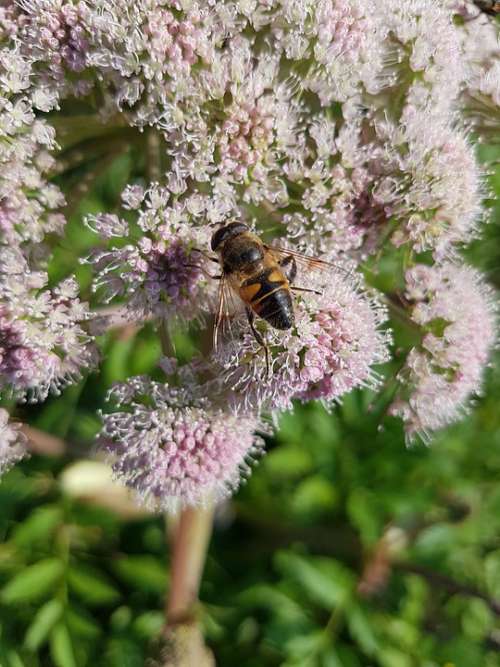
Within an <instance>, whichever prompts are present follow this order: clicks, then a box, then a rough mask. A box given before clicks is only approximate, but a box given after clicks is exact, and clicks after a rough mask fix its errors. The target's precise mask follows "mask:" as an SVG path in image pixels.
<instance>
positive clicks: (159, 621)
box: [132, 611, 165, 640]
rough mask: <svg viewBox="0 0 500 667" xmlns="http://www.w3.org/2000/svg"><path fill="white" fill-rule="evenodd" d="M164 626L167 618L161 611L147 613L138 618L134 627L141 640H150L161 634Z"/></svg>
mask: <svg viewBox="0 0 500 667" xmlns="http://www.w3.org/2000/svg"><path fill="white" fill-rule="evenodd" d="M164 624H165V617H164V615H163V614H162V612H161V611H146V612H144V613H143V614H139V616H137V618H136V619H135V620H134V623H133V625H132V627H133V629H134V632H135V633H136V634H137V635H138V637H139V638H140V639H143V640H150V639H153V638H155V637H157V636H158V635H159V634H160V632H161V630H162V628H163V626H164Z"/></svg>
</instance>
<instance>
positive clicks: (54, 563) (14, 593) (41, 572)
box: [0, 558, 64, 604]
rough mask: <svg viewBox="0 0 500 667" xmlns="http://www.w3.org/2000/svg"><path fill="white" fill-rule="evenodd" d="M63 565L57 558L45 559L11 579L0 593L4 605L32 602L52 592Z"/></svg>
mask: <svg viewBox="0 0 500 667" xmlns="http://www.w3.org/2000/svg"><path fill="white" fill-rule="evenodd" d="M63 570H64V565H63V563H62V562H61V561H60V560H58V559H57V558H46V559H44V560H41V561H38V563H35V564H34V565H31V566H30V567H27V568H25V569H24V570H23V571H22V572H19V574H17V575H16V576H15V577H14V578H13V579H11V580H10V581H9V582H8V583H7V584H6V586H4V588H3V589H2V591H1V593H0V599H1V600H2V602H4V603H5V604H18V603H22V602H33V601H34V600H37V599H39V598H42V597H43V596H44V595H47V594H48V593H49V592H52V591H53V590H54V588H55V586H56V585H57V583H58V580H59V579H60V578H61V576H62V573H63Z"/></svg>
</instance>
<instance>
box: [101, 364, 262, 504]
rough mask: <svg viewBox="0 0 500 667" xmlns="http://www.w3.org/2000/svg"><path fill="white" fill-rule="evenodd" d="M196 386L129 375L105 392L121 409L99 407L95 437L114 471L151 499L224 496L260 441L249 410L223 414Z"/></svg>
mask: <svg viewBox="0 0 500 667" xmlns="http://www.w3.org/2000/svg"><path fill="white" fill-rule="evenodd" d="M202 391H203V386H202V385H200V386H198V387H197V386H193V385H190V386H187V385H185V386H183V387H176V386H170V385H169V384H160V383H157V382H153V381H152V380H150V379H149V378H146V377H136V378H134V379H133V380H130V381H129V382H128V383H125V384H123V385H117V386H115V387H114V389H113V390H112V392H111V399H112V400H113V401H115V402H116V403H117V406H118V407H119V408H122V409H123V410H122V411H120V412H114V413H111V414H107V415H104V418H103V419H104V427H103V430H102V432H101V435H100V443H101V445H102V446H103V447H104V449H105V450H106V451H107V452H108V453H109V454H110V455H111V456H112V460H113V470H114V472H115V474H116V475H117V476H118V477H119V479H121V480H123V481H124V482H125V483H126V484H127V485H128V486H130V487H132V488H134V489H135V490H137V491H138V492H139V494H140V495H141V496H142V497H143V498H144V500H145V501H146V502H149V503H150V504H151V505H153V506H155V507H158V506H159V507H161V508H162V509H168V510H175V509H176V508H178V507H179V506H180V507H182V506H186V505H200V504H203V503H205V502H209V501H218V500H220V499H222V498H224V497H225V496H227V495H229V494H230V493H231V492H232V491H234V490H235V489H236V488H237V487H238V485H239V482H240V478H241V475H242V474H244V473H245V472H246V471H248V469H249V465H250V463H251V462H252V459H253V458H254V457H256V456H257V455H258V453H259V451H260V449H261V446H262V441H261V440H260V439H259V438H256V436H255V435H254V433H255V430H256V429H257V428H259V422H258V420H257V419H256V418H255V417H253V416H247V415H241V414H240V415H228V414H227V413H225V412H224V411H223V410H221V409H220V408H217V407H216V406H214V405H213V404H211V402H210V401H209V400H208V399H207V398H206V396H203V393H202Z"/></svg>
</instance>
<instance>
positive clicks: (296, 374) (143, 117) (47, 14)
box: [0, 0, 499, 508]
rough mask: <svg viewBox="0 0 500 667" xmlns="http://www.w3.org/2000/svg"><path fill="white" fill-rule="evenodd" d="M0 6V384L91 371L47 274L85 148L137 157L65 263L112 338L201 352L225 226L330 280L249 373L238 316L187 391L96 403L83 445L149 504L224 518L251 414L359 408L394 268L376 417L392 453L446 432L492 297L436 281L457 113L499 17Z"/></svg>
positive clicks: (254, 345) (479, 82) (465, 234)
mask: <svg viewBox="0 0 500 667" xmlns="http://www.w3.org/2000/svg"><path fill="white" fill-rule="evenodd" d="M0 4H1V7H0V383H1V385H2V388H4V389H6V390H7V391H9V392H11V393H14V394H15V395H16V396H19V397H21V398H23V399H25V398H26V397H30V398H32V397H36V398H45V397H46V396H47V394H48V392H49V390H51V389H55V390H58V388H59V387H61V386H62V385H63V384H64V383H65V382H66V381H68V380H72V379H77V378H78V377H79V376H80V373H81V372H83V371H85V370H87V368H88V367H89V366H90V365H91V364H92V363H93V359H94V353H93V350H94V347H93V341H92V340H91V337H90V335H89V334H88V333H87V326H86V321H87V320H88V319H89V318H90V317H91V315H90V313H89V309H88V307H87V305H86V304H85V303H84V302H83V301H82V300H81V299H80V297H79V289H78V285H77V284H76V283H75V281H74V280H72V279H68V280H66V281H63V282H62V283H60V284H59V285H56V286H53V285H50V284H49V282H48V277H47V272H48V271H49V269H48V268H47V261H48V259H49V258H50V251H51V249H52V248H53V246H54V245H55V244H56V243H57V242H58V238H57V235H56V234H54V232H57V233H58V234H61V233H63V232H64V225H65V218H64V216H62V215H61V213H60V208H61V206H62V205H63V204H64V197H63V194H62V192H61V190H59V188H58V187H57V186H56V185H55V184H54V181H55V180H57V182H59V181H60V182H61V183H64V182H66V181H68V182H70V181H72V180H74V175H75V174H80V173H82V174H83V175H84V176H87V175H88V176H90V169H89V167H88V165H90V164H93V163H94V162H95V161H97V162H99V160H100V157H96V153H95V152H93V151H94V149H95V147H96V145H98V146H99V150H100V151H101V152H102V153H104V152H105V150H106V148H107V147H112V149H111V148H110V152H111V153H113V154H116V153H115V151H117V150H118V149H120V148H124V151H125V152H126V153H127V155H128V156H133V158H134V159H132V160H131V162H133V165H132V166H131V172H130V183H129V185H127V186H126V187H125V189H124V191H123V192H122V201H121V205H116V206H114V207H113V208H112V209H111V210H107V211H102V212H93V213H92V214H90V215H88V216H87V217H86V220H85V222H86V224H87V226H88V227H89V228H90V229H92V230H93V231H94V232H95V233H96V236H95V239H94V240H95V244H94V246H95V247H94V248H93V249H92V250H91V251H90V252H87V251H86V255H87V256H86V258H81V259H82V260H83V261H85V262H87V264H88V265H89V266H90V267H91V268H92V270H93V274H94V276H93V285H92V288H93V290H94V295H95V296H94V298H95V301H96V302H99V301H102V302H104V303H106V304H110V306H106V309H109V308H110V307H111V308H114V307H115V306H116V310H118V309H119V312H120V314H123V316H124V318H122V319H126V320H127V321H131V322H134V324H135V325H137V326H141V325H142V324H143V323H145V322H146V321H151V320H152V321H153V324H154V325H156V326H157V328H159V327H160V325H161V326H162V329H163V331H167V330H168V331H172V330H175V328H176V327H179V326H183V327H189V331H190V335H192V336H193V339H194V338H195V337H196V336H197V337H198V338H197V342H198V343H199V347H200V349H205V350H206V348H207V345H206V341H205V339H206V338H208V337H209V335H208V336H207V335H206V334H205V332H201V331H200V329H201V328H202V326H203V324H205V326H208V323H209V322H210V318H211V316H212V315H213V313H214V311H215V310H216V307H217V294H218V283H217V281H216V280H214V279H213V276H214V275H215V276H217V274H220V273H221V272H225V271H226V270H227V266H220V265H219V266H217V263H218V262H219V259H220V258H215V257H214V256H213V253H212V252H211V249H210V239H211V237H212V235H213V233H214V231H215V230H216V229H218V228H219V227H221V226H223V225H226V224H227V223H229V222H232V221H242V222H245V223H246V224H247V225H248V226H249V227H250V228H251V229H252V230H253V231H254V232H255V233H256V234H257V235H258V236H259V237H260V239H261V240H262V242H263V243H265V244H266V245H269V246H282V247H290V248H293V249H294V250H295V251H299V252H304V253H308V254H310V255H315V256H319V257H321V258H323V259H324V260H327V261H328V262H332V263H334V264H335V265H336V266H337V265H338V266H341V267H343V266H347V267H349V273H348V275H344V273H343V272H342V270H341V269H339V271H328V272H324V274H323V275H322V276H318V275H312V274H310V273H309V272H308V271H306V270H300V271H299V274H298V276H297V278H296V286H297V287H305V288H311V287H312V288H313V289H317V290H318V292H319V293H318V294H314V293H310V292H295V293H294V294H293V303H294V312H295V320H294V325H293V326H292V327H291V328H290V329H289V330H287V331H277V330H274V329H273V328H272V327H271V326H270V325H268V324H267V323H266V322H264V321H263V320H259V319H257V320H256V327H257V329H258V331H259V334H260V335H261V336H262V337H263V338H264V340H265V341H266V343H267V345H268V346H269V354H270V372H269V374H268V373H267V371H266V362H265V357H264V352H263V349H262V347H261V345H260V344H259V343H258V342H257V340H256V339H255V337H254V336H253V335H252V332H251V330H250V328H249V326H248V323H247V322H246V319H245V318H243V317H240V316H239V315H238V314H237V312H238V308H236V309H234V310H235V315H234V317H233V318H231V328H232V336H228V337H224V336H221V338H220V345H219V347H218V349H217V350H215V351H214V352H213V354H211V355H210V353H209V351H207V352H206V354H205V358H204V361H203V364H204V365H203V371H202V373H201V375H202V380H199V381H198V380H196V378H195V377H194V376H193V377H190V375H189V373H188V371H187V370H186V369H184V370H183V371H179V372H178V374H177V376H176V377H173V378H171V379H169V383H167V384H161V383H156V382H153V381H151V380H149V379H147V378H135V379H134V378H133V379H131V380H129V381H128V382H126V383H124V384H122V385H121V386H120V387H118V388H117V389H115V390H114V391H113V392H112V397H114V398H115V400H116V401H117V403H118V405H117V406H116V412H114V413H111V414H108V415H105V416H104V428H103V432H102V435H101V442H102V443H103V446H104V447H105V449H106V450H107V451H108V452H109V453H110V454H111V455H112V456H113V457H114V458H113V461H114V462H113V465H114V468H115V472H116V474H117V475H118V476H119V477H121V478H122V479H123V480H124V481H125V482H126V483H127V484H129V485H130V486H132V487H133V488H135V489H137V490H138V491H139V492H140V493H141V495H142V496H143V497H145V498H148V499H149V500H150V501H151V502H153V503H154V504H156V505H158V506H161V507H167V508H168V507H173V506H175V505H176V504H177V505H179V504H180V505H190V504H199V503H202V502H205V499H206V498H207V497H209V496H211V497H214V498H216V499H217V498H220V497H222V496H223V495H225V494H226V493H228V492H229V490H231V489H233V488H236V486H237V484H238V480H239V477H240V475H241V471H242V470H243V471H245V470H246V469H247V464H248V462H249V460H251V458H252V456H253V454H254V453H255V451H256V450H258V449H259V448H260V447H261V444H260V441H259V440H258V439H255V435H254V433H255V431H256V430H258V429H261V428H262V424H261V415H263V414H264V415H266V416H267V414H268V413H272V414H273V416H275V415H276V414H277V413H278V412H279V411H280V410H289V409H292V408H293V405H294V402H296V401H309V400H314V399H319V400H321V401H323V403H325V404H326V405H327V406H328V407H332V406H333V405H334V404H335V403H336V402H338V401H340V400H342V397H343V396H344V395H345V394H347V393H348V392H349V391H351V390H352V389H354V388H363V387H370V388H373V389H374V388H376V387H377V386H378V383H379V376H378V373H379V372H380V370H381V369H380V368H378V366H379V365H380V364H381V363H383V362H385V361H386V360H388V359H389V357H390V351H391V333H390V322H389V315H390V313H389V312H388V310H387V309H386V308H385V307H384V306H383V305H382V303H384V298H383V295H381V294H380V292H379V291H378V290H377V289H375V288H374V287H373V286H374V285H376V286H380V285H381V284H382V285H385V284H386V283H385V282H384V279H379V278H378V277H377V276H378V270H379V268H380V262H381V260H382V261H385V260H388V262H389V264H390V266H394V276H399V277H400V276H402V274H403V260H402V257H403V256H404V257H405V260H404V261H405V266H404V268H405V269H409V270H408V272H407V278H406V280H407V299H408V300H409V303H410V304H411V305H412V308H413V309H412V311H411V313H410V317H411V319H412V320H413V326H415V325H417V326H418V327H420V328H421V329H422V341H421V344H420V345H419V346H416V347H415V348H414V349H413V350H410V351H409V356H408V358H407V360H406V365H405V369H404V371H402V372H401V373H400V375H399V380H400V386H399V389H400V391H399V394H398V397H397V399H396V401H395V402H394V404H393V407H392V412H393V413H394V414H398V415H399V416H401V417H402V418H403V420H404V422H405V426H406V429H407V432H408V434H409V436H411V435H413V434H414V433H417V432H418V433H420V432H423V433H430V432H432V431H434V430H435V429H436V428H438V427H440V426H442V425H445V424H447V423H449V422H451V421H454V420H456V419H458V418H459V416H460V414H461V412H462V406H466V405H467V403H468V400H469V398H468V397H469V396H470V394H471V393H476V392H477V391H478V390H479V388H480V382H481V376H482V369H483V368H484V366H485V365H486V363H487V360H488V355H489V351H490V349H491V347H492V345H493V341H494V338H495V336H494V328H495V317H494V312H495V308H494V306H493V297H492V296H491V295H490V292H489V290H488V288H487V287H485V286H484V283H483V282H482V280H481V278H480V277H479V276H478V274H477V273H476V272H475V271H474V270H473V269H467V268H465V267H463V266H462V265H460V264H457V263H453V264H452V263H450V260H451V259H453V260H454V262H458V260H457V257H458V248H459V247H460V246H461V245H463V244H465V243H467V242H469V241H470V240H471V239H472V238H473V237H475V236H476V234H477V230H478V227H479V224H480V223H481V222H482V218H483V209H482V202H481V198H482V195H483V185H482V180H481V179H482V174H481V173H480V170H479V169H478V166H477V162H476V158H475V155H474V147H473V145H472V142H471V135H470V133H469V126H468V125H467V124H465V123H463V122H462V121H461V119H462V117H463V116H464V115H466V113H469V112H470V111H472V112H473V113H474V114H475V116H474V117H475V118H476V119H477V118H478V117H481V118H483V119H484V117H485V115H484V114H485V109H488V110H490V111H491V112H492V115H493V116H494V117H495V118H496V117H497V116H495V114H497V112H498V101H499V95H498V85H497V84H498V76H497V75H498V71H497V70H498V68H497V67H496V60H497V59H496V53H497V51H498V39H497V27H496V26H494V23H493V22H489V23H488V24H486V23H485V22H484V21H483V20H482V19H481V20H478V21H466V20H463V17H466V18H467V16H468V12H469V4H470V3H468V2H466V1H465V0H464V2H462V1H460V2H455V1H453V2H451V0H450V2H443V3H438V2H436V1H435V0H415V1H414V2H406V3H404V2H401V0H367V1H366V2H361V0H318V1H313V0H298V1H295V0H293V1H292V0H290V1H281V0H265V1H262V2H255V1H254V0H237V1H234V0H221V1H219V2H206V1H205V0H193V1H190V0H186V1H184V0H137V1H136V2H133V3H128V5H127V6H126V7H125V5H126V4H127V3H124V2H120V1H119V0H80V1H79V2H73V1H71V0H36V1H34V0H23V1H22V2H17V1H14V0H5V1H4V2H2V3H0ZM488 26H489V27H488ZM483 37H484V40H483ZM474 40H476V42H477V43H475V44H474V43H473V42H474ZM476 107H477V108H476ZM492 110H495V111H494V113H493V111H492ZM49 112H50V117H48V119H47V118H46V117H45V114H47V113H49ZM58 112H60V113H58ZM68 112H69V113H68ZM80 112H81V113H83V114H85V115H86V116H87V117H86V119H85V121H84V122H82V123H81V125H82V127H79V128H78V132H80V131H81V132H82V133H83V134H82V136H83V137H84V138H83V140H82V141H81V142H80V135H79V134H78V132H77V133H75V132H74V130H75V125H74V120H75V118H78V115H75V113H76V114H78V113H80ZM488 113H489V112H488ZM87 118H88V121H89V122H88V123H87ZM47 120H49V121H50V123H49V122H47ZM495 122H496V121H495ZM483 125H484V123H483ZM477 127H479V126H477ZM491 127H492V126H491ZM68 128H69V129H70V131H68ZM94 128H98V129H97V130H94ZM56 129H57V134H56ZM490 129H491V128H490ZM68 137H69V138H68ZM58 142H59V143H60V145H61V148H62V150H63V151H64V153H63V159H61V161H59V162H58V161H57V160H56V157H57V155H56V151H57V150H58ZM73 142H75V143H73ZM122 144H123V145H122ZM141 149H144V150H143V151H142V152H143V153H144V156H145V158H144V157H143V156H140V155H139V153H140V152H141ZM125 152H124V154H125ZM99 155H101V153H99ZM136 156H137V157H138V159H137V160H135V157H136ZM104 157H105V158H106V159H107V158H108V157H110V156H107V155H105V156H104ZM127 159H128V158H127ZM79 160H81V162H80V161H79ZM120 160H121V157H120ZM73 162H75V164H73ZM73 168H75V170H76V171H75V172H74V173H73V171H72V170H73ZM87 169H89V174H87V173H86V171H87ZM83 181H84V183H83V184H85V182H86V180H85V178H84V179H83ZM62 189H63V190H64V188H62ZM76 203H78V202H76V201H75V202H73V201H70V202H69V204H70V205H71V206H73V205H74V204H76ZM88 210H90V209H88ZM73 224H74V223H73V219H72V225H73ZM87 237H88V234H86V238H87ZM424 253H425V254H424ZM366 260H368V262H369V263H370V267H369V268H370V269H371V270H372V271H365V268H366V266H365V265H364V263H365V261H366ZM219 264H220V262H219ZM384 266H387V264H384ZM412 267H413V268H412ZM363 274H364V275H365V276H366V284H365V283H364V282H363V281H362V280H361V278H360V277H359V276H361V275H363ZM239 277H241V276H239ZM395 280H396V279H395ZM235 281H236V278H235ZM399 282H401V280H400V281H399ZM292 286H293V285H292ZM394 289H401V284H397V285H393V287H391V290H394ZM419 290H420V291H419ZM390 296H391V297H393V296H394V294H391V295H390ZM235 298H236V300H237V299H238V298H239V297H238V296H237V295H236V297H235ZM386 301H388V302H389V303H391V298H389V299H387V300H386ZM239 305H240V306H242V304H241V303H240V304H239ZM460 309H462V311H463V312H462V311H461V310H460ZM115 312H116V311H115ZM120 317H121V315H120ZM109 321H115V322H116V318H115V319H114V320H113V318H112V317H110V318H109ZM106 322H108V320H106ZM165 322H166V324H167V326H166V327H163V325H164V324H165ZM194 324H196V325H198V326H193V325H194ZM471 341H472V342H473V343H472V342H471ZM200 363H201V362H200ZM188 368H191V370H193V369H192V367H191V366H189V367H188ZM171 370H172V369H171ZM193 373H194V371H193ZM174 375H175V374H174ZM194 375H196V373H195V374H194Z"/></svg>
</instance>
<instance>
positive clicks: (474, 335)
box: [391, 263, 498, 439]
mask: <svg viewBox="0 0 500 667" xmlns="http://www.w3.org/2000/svg"><path fill="white" fill-rule="evenodd" d="M406 290H407V291H406V297H407V298H408V299H409V301H410V304H411V306H412V310H411V318H412V320H413V321H414V322H415V323H416V324H418V325H419V326H420V327H421V328H422V331H423V333H424V335H423V338H422V343H421V345H420V347H417V348H413V349H412V351H411V352H410V354H409V356H408V359H407V360H406V364H405V367H404V368H403V370H402V371H401V372H400V374H399V379H400V382H401V389H400V392H399V396H398V397H397V399H396V401H395V402H394V403H393V405H392V408H391V412H392V414H394V415H397V416H399V417H401V418H402V419H403V421H404V424H405V430H406V433H407V435H408V437H409V439H411V438H413V437H414V436H415V435H416V434H419V435H421V436H422V437H423V438H427V439H428V438H429V436H430V434H431V433H432V432H433V431H435V430H437V429H439V428H442V427H443V426H446V425H448V424H451V423H452V422H454V421H457V420H458V419H460V418H461V417H462V416H463V415H464V414H465V412H466V410H467V407H468V405H469V400H470V398H471V396H472V395H474V394H478V393H479V392H480V390H481V383H482V377H483V372H484V368H485V366H486V365H487V363H488V360H489V357H490V354H491V352H492V349H493V347H494V345H495V343H496V339H497V333H496V328H497V310H498V307H497V303H496V302H495V299H494V295H493V292H492V290H491V288H490V287H489V286H488V285H486V284H485V283H484V282H483V279H482V276H481V274H480V273H479V272H478V271H476V270H475V269H473V268H471V267H468V266H461V265H457V264H452V263H446V264H443V265H442V266H439V265H437V266H424V265H417V266H416V267H414V268H413V269H410V270H409V271H408V272H407V275H406Z"/></svg>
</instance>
